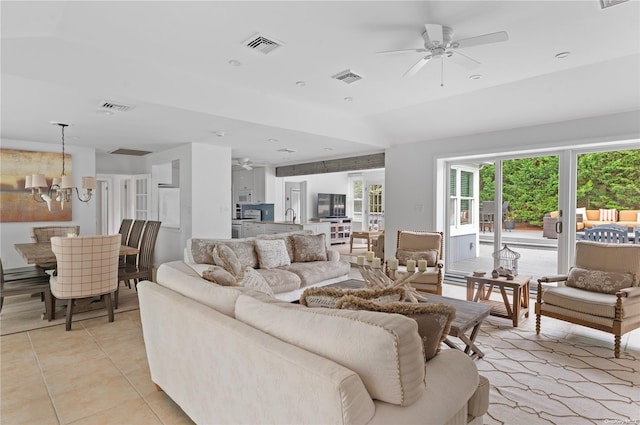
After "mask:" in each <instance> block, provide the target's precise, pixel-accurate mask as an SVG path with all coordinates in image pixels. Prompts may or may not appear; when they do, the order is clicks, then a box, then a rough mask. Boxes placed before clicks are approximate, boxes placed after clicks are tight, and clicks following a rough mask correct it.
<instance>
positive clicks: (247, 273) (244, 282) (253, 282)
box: [237, 267, 273, 297]
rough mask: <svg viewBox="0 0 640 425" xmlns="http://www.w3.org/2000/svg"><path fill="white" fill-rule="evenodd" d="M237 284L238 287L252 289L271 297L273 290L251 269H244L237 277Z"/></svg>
mask: <svg viewBox="0 0 640 425" xmlns="http://www.w3.org/2000/svg"><path fill="white" fill-rule="evenodd" d="M237 283H238V285H239V286H244V287H246V288H252V289H255V290H256V291H260V292H264V293H265V294H267V295H270V296H272V297H273V290H272V289H271V287H270V286H269V284H268V283H267V281H266V280H265V279H264V277H262V276H261V275H260V273H258V272H257V270H256V269H254V268H253V267H246V268H245V269H244V270H243V271H242V274H241V275H240V276H239V277H238V280H237Z"/></svg>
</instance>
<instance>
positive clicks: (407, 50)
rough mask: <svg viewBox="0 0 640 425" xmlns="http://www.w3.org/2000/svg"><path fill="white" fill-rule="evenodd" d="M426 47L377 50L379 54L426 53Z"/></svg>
mask: <svg viewBox="0 0 640 425" xmlns="http://www.w3.org/2000/svg"><path fill="white" fill-rule="evenodd" d="M425 52H427V50H426V49H402V50H385V51H383V52H376V54H378V55H396V54H398V53H425Z"/></svg>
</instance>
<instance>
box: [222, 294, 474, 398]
mask: <svg viewBox="0 0 640 425" xmlns="http://www.w3.org/2000/svg"><path fill="white" fill-rule="evenodd" d="M235 315H236V318H237V319H238V320H240V321H242V322H244V323H247V324H248V325H251V326H253V327H255V328H257V329H260V330H262V331H264V332H266V333H268V334H269V335H272V336H274V337H276V338H278V339H281V340H283V341H285V342H288V343H290V344H293V345H296V346H298V347H301V348H304V349H306V350H308V351H311V352H313V353H316V354H318V355H321V356H323V357H326V358H328V359H330V360H333V361H335V362H336V363H338V364H341V365H343V366H345V367H347V368H349V369H351V370H353V371H354V372H356V373H357V374H358V375H359V376H360V378H361V379H362V382H363V383H364V385H365V387H366V388H367V391H368V392H369V394H370V395H371V398H374V399H378V400H382V401H386V402H387V403H392V404H396V405H402V406H406V405H410V404H412V403H414V402H415V401H416V400H417V399H418V398H419V397H420V395H421V394H423V393H424V388H425V383H424V379H425V362H424V356H423V355H422V342H421V340H420V336H419V335H418V325H417V324H416V322H415V320H412V319H409V318H407V317H404V316H401V315H396V314H383V313H378V312H372V311H363V310H360V311H354V310H335V309H324V308H307V307H304V306H301V305H299V304H290V303H284V302H279V303H266V302H262V301H260V300H258V299H255V298H253V297H250V296H244V295H242V296H240V297H239V298H238V301H237V302H236V309H235ZM465 402H466V400H465Z"/></svg>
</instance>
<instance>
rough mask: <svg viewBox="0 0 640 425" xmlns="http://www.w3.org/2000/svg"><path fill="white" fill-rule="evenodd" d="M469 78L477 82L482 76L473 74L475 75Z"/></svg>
mask: <svg viewBox="0 0 640 425" xmlns="http://www.w3.org/2000/svg"><path fill="white" fill-rule="evenodd" d="M469 78H470V79H472V80H479V79H480V78H482V75H479V74H475V75H471V76H469Z"/></svg>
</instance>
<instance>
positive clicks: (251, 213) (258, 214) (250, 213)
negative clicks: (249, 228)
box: [242, 210, 262, 221]
mask: <svg viewBox="0 0 640 425" xmlns="http://www.w3.org/2000/svg"><path fill="white" fill-rule="evenodd" d="M242 218H244V219H249V220H258V221H259V220H262V211H261V210H244V212H243V213H242Z"/></svg>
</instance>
